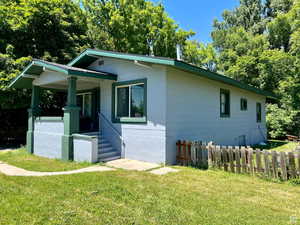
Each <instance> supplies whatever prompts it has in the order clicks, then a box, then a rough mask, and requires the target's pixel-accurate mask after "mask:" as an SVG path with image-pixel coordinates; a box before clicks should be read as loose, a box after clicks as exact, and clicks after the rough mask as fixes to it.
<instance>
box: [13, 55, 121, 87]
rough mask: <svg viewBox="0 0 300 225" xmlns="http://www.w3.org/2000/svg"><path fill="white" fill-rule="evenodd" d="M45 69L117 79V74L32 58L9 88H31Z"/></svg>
mask: <svg viewBox="0 0 300 225" xmlns="http://www.w3.org/2000/svg"><path fill="white" fill-rule="evenodd" d="M45 69H47V70H51V71H55V72H59V73H63V74H66V75H69V76H81V77H92V78H100V79H107V80H117V75H115V74H111V73H107V72H101V71H94V70H88V69H83V68H78V67H73V66H69V65H63V64H58V63H53V62H48V61H44V60H40V59H34V60H32V62H31V63H30V64H29V65H28V66H27V67H26V68H25V69H24V70H23V72H22V73H21V74H20V75H19V76H17V77H16V79H14V80H13V81H12V82H11V83H10V85H9V87H10V88H31V86H32V81H33V79H35V78H37V77H38V76H40V75H41V74H42V73H43V72H44V71H45Z"/></svg>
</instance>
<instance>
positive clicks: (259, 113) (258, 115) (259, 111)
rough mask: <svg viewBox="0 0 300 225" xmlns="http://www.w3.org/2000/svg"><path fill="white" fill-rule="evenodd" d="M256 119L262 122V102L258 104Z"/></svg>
mask: <svg viewBox="0 0 300 225" xmlns="http://www.w3.org/2000/svg"><path fill="white" fill-rule="evenodd" d="M256 121H257V122H261V104H260V103H257V104H256Z"/></svg>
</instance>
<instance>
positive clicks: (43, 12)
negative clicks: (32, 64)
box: [0, 0, 88, 108]
mask: <svg viewBox="0 0 300 225" xmlns="http://www.w3.org/2000/svg"><path fill="white" fill-rule="evenodd" d="M87 29H88V28H87V21H86V17H85V14H84V13H83V12H82V10H81V8H80V7H79V5H77V4H75V3H74V2H72V1H69V0H19V1H3V0H1V1H0V108H12V107H16V108H18V107H27V106H28V104H29V95H28V93H27V91H26V90H21V91H19V90H15V91H14V90H7V86H8V84H9V82H11V81H12V79H13V78H15V77H16V76H17V75H18V74H19V73H20V72H21V71H22V69H24V67H25V65H26V64H28V63H29V61H30V60H31V59H32V58H43V59H46V60H50V61H54V62H60V63H66V62H68V61H70V60H71V59H72V58H73V57H75V56H76V54H78V52H80V51H81V50H82V49H83V48H84V47H85V46H86V45H87V44H88V39H87V35H86V33H87Z"/></svg>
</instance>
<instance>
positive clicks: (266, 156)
mask: <svg viewBox="0 0 300 225" xmlns="http://www.w3.org/2000/svg"><path fill="white" fill-rule="evenodd" d="M263 154H264V162H265V169H264V172H265V176H266V177H270V161H269V153H268V151H266V150H264V151H263Z"/></svg>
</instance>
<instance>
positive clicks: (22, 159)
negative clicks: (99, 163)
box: [0, 149, 91, 172]
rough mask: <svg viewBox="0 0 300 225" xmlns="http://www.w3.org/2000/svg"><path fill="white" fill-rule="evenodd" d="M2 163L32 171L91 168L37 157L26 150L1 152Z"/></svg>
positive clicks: (0, 159)
mask: <svg viewBox="0 0 300 225" xmlns="http://www.w3.org/2000/svg"><path fill="white" fill-rule="evenodd" d="M0 161H3V162H6V163H9V164H11V165H14V166H18V167H21V168H24V169H26V170H31V171H41V172H55V171H67V170H75V169H80V168H83V167H87V166H90V165H91V164H90V163H76V162H64V161H62V160H53V159H48V158H43V157H38V156H35V155H30V154H28V153H27V152H26V150H25V149H20V150H14V151H8V152H6V151H4V152H2V151H0Z"/></svg>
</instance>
